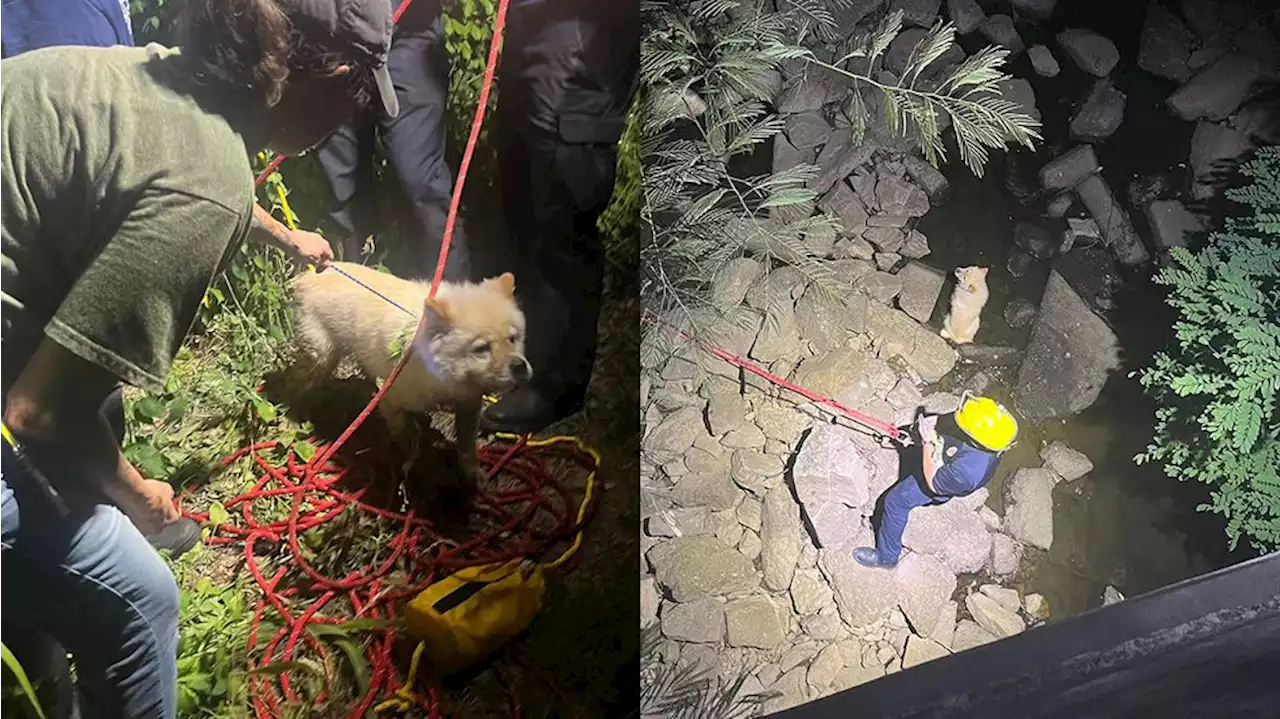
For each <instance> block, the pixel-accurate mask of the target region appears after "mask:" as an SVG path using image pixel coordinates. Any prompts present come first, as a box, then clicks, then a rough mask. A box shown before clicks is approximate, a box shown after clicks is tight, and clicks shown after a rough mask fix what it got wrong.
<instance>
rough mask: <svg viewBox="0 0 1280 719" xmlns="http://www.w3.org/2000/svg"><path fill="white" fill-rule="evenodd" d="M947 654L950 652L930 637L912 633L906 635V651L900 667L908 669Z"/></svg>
mask: <svg viewBox="0 0 1280 719" xmlns="http://www.w3.org/2000/svg"><path fill="white" fill-rule="evenodd" d="M949 654H951V652H950V651H948V650H947V648H946V647H944V646H942V645H941V644H939V643H937V642H935V641H933V640H932V639H923V638H921V637H917V636H916V635H914V634H913V635H911V636H909V637H907V651H906V653H905V654H903V656H902V668H903V669H910V668H911V667H914V666H916V665H917V664H924V663H925V662H928V661H933V660H934V659H938V658H941V657H945V656H948V655H949Z"/></svg>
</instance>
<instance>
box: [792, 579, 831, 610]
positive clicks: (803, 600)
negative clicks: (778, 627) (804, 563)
mask: <svg viewBox="0 0 1280 719" xmlns="http://www.w3.org/2000/svg"><path fill="white" fill-rule="evenodd" d="M834 601H835V600H834V597H833V595H832V593H831V587H829V586H827V580H825V579H823V578H822V573H821V572H819V571H818V570H817V569H797V570H796V573H795V576H794V577H792V578H791V605H792V606H793V607H795V610H796V614H799V615H800V616H802V617H804V616H808V615H810V614H817V613H818V611H819V610H821V609H822V608H823V607H825V606H828V605H830V604H831V603H832V602H834Z"/></svg>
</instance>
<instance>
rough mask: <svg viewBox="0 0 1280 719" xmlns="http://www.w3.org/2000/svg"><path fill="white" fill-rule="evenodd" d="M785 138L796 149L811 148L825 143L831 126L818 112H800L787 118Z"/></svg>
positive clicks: (829, 134) (829, 135)
mask: <svg viewBox="0 0 1280 719" xmlns="http://www.w3.org/2000/svg"><path fill="white" fill-rule="evenodd" d="M784 131H785V132H786V133H787V140H789V141H790V142H791V145H792V146H793V147H795V148H796V149H797V150H811V149H813V148H816V147H818V146H820V145H824V144H826V142H827V140H828V139H829V138H830V137H831V133H832V128H831V125H830V124H828V123H827V121H826V119H825V118H823V117H822V113H820V112H816V111H815V112H802V113H799V114H796V115H792V116H791V117H788V118H787V126H786V129H785V130H784Z"/></svg>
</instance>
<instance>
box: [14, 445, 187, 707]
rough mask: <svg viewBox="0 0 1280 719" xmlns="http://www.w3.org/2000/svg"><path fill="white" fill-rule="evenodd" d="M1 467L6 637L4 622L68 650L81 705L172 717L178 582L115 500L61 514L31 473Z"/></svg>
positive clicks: (174, 688)
mask: <svg viewBox="0 0 1280 719" xmlns="http://www.w3.org/2000/svg"><path fill="white" fill-rule="evenodd" d="M5 474H6V476H5V477H4V478H3V479H0V495H2V496H3V505H2V509H3V512H2V514H3V541H2V543H0V546H2V547H3V555H2V556H3V566H4V583H3V602H4V618H5V620H6V622H5V623H6V625H8V626H7V627H6V632H5V637H6V639H9V638H10V637H11V636H12V634H11V633H10V629H9V628H10V627H13V628H14V629H24V630H25V629H29V630H31V632H33V633H36V634H39V635H41V636H42V638H52V639H53V640H54V641H56V642H57V643H58V644H60V645H61V646H62V647H64V648H65V650H66V651H68V652H70V653H71V655H72V657H73V658H74V660H75V664H76V674H77V687H78V689H79V692H80V696H81V705H82V706H83V707H84V709H85V711H86V713H91V714H92V715H93V716H102V717H120V718H121V719H143V718H146V719H153V718H154V719H172V717H174V716H175V715H176V713H177V675H178V669H177V651H178V587H177V584H176V582H175V581H174V578H173V574H172V573H170V571H169V568H168V567H167V566H165V563H164V561H163V560H161V558H160V555H158V554H157V553H156V551H155V550H154V549H153V548H152V547H151V545H150V544H148V543H147V540H146V539H145V538H144V537H143V536H142V534H141V533H140V532H139V531H138V529H137V528H136V527H134V525H133V523H132V522H131V521H130V520H129V519H128V518H127V517H125V516H124V514H123V513H121V512H120V510H119V509H116V508H115V507H114V506H110V505H106V504H98V505H95V506H93V507H92V508H89V509H85V510H81V511H79V512H78V513H77V514H74V515H72V516H70V517H62V516H60V515H58V514H57V513H56V512H55V510H54V508H53V506H52V504H51V503H50V502H49V500H48V498H47V497H46V496H45V495H44V494H43V493H42V492H41V490H40V489H38V488H37V485H36V483H35V482H32V481H30V480H29V479H28V478H26V477H23V476H21V474H19V473H18V472H17V471H11V470H10V468H8V467H6V473H5ZM6 643H8V642H6ZM19 659H20V660H21V659H22V657H19ZM28 669H29V670H30V669H32V667H28Z"/></svg>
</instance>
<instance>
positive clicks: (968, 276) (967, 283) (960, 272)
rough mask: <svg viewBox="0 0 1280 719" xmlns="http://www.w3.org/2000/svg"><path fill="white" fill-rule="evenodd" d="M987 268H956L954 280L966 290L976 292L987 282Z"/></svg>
mask: <svg viewBox="0 0 1280 719" xmlns="http://www.w3.org/2000/svg"><path fill="white" fill-rule="evenodd" d="M989 269H990V268H987V267H957V268H956V279H957V280H959V283H960V286H962V287H964V288H965V289H967V290H976V289H978V288H979V287H981V286H982V284H983V283H985V282H986V281H987V272H988V270H989Z"/></svg>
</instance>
